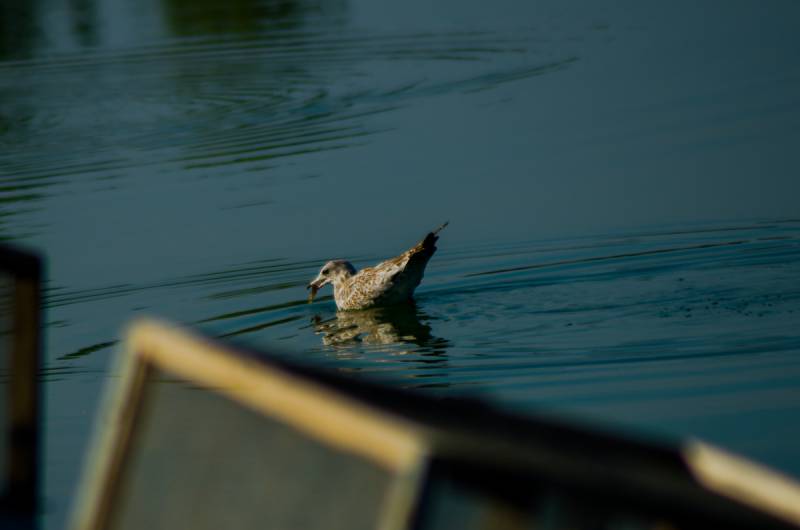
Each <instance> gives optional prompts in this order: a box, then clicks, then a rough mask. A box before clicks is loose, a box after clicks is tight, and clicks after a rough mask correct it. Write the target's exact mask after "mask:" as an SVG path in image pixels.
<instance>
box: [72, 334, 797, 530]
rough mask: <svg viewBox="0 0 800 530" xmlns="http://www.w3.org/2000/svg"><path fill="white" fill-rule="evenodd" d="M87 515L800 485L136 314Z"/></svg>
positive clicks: (120, 519) (452, 521) (214, 516)
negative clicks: (304, 361)
mask: <svg viewBox="0 0 800 530" xmlns="http://www.w3.org/2000/svg"><path fill="white" fill-rule="evenodd" d="M122 353H123V354H122V356H121V366H120V368H119V370H120V371H119V375H120V377H119V378H114V380H115V383H114V385H113V388H112V390H111V392H110V393H109V397H108V398H107V402H106V408H105V412H104V414H103V415H102V418H101V421H100V424H99V429H98V434H97V436H96V440H95V446H94V447H93V449H92V452H91V453H90V458H89V460H90V462H91V463H90V466H89V468H88V469H87V471H86V474H85V477H84V482H83V484H82V490H81V496H80V499H79V500H78V503H77V505H76V510H75V511H74V514H73V519H72V529H73V530H100V529H104V530H105V529H108V530H112V529H113V530H128V529H143V528H144V529H147V530H159V529H164V530H174V529H176V528H192V529H193V530H205V529H209V530H211V529H213V530H218V529H220V528H225V529H228V530H236V529H245V528H247V529H249V528H260V529H281V530H290V529H303V530H314V529H326V530H337V529H342V530H344V529H346V530H359V529H404V528H415V529H425V530H429V529H437V530H438V529H458V530H464V529H498V530H507V529H508V530H515V529H530V528H537V529H541V528H544V529H566V528H577V529H580V528H593V529H594V528H604V529H682V528H741V529H744V528H748V529H765V528H798V527H800V489H798V486H797V485H796V484H795V483H793V482H792V481H790V480H789V479H786V478H783V477H780V476H778V475H776V474H774V473H772V472H771V471H767V470H765V469H763V468H760V467H758V466H756V465H754V464H751V463H748V462H745V461H743V460H741V459H739V458H736V457H733V456H730V455H725V454H723V453H722V452H720V451H718V450H716V449H714V448H711V447H709V446H706V445H703V444H698V443H687V444H686V445H683V446H677V447H666V446H660V445H655V444H650V443H644V442H639V441H632V440H629V439H626V438H622V437H618V436H614V435H611V434H606V433H601V432H598V431H595V430H592V429H587V428H581V427H576V426H573V425H569V424H565V423H562V422H559V421H556V420H553V419H547V418H537V417H527V416H526V417H520V416H515V415H512V414H509V413H506V412H501V411H498V410H496V409H494V408H491V407H489V406H487V405H486V404H483V403H481V402H477V401H471V400H455V399H448V400H437V399H433V398H429V397H426V396H422V395H419V394H414V393H408V392H404V391H402V390H398V389H392V388H386V387H384V386H379V385H375V384H371V383H367V382H365V381H363V380H359V379H354V378H351V377H346V376H343V375H341V374H339V373H331V372H323V371H319V370H316V369H312V368H308V367H304V366H300V365H297V364H294V362H287V361H286V360H285V359H286V357H277V356H274V355H269V354H267V353H262V352H256V351H252V350H247V349H244V348H239V347H234V346H231V345H228V344H225V343H220V342H216V341H214V340H211V339H208V338H205V337H202V336H198V335H194V334H191V333H187V332H186V331H183V330H180V329H177V328H174V327H171V326H167V325H163V324H159V323H155V322H149V321H145V322H141V323H139V324H137V325H135V326H134V327H133V328H132V331H131V333H130V336H129V337H128V340H127V343H126V347H125V350H124V351H123V352H122Z"/></svg>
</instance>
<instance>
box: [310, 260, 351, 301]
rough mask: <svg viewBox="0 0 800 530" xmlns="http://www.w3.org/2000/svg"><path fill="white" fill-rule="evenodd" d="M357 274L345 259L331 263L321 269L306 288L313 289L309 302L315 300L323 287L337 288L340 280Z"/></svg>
mask: <svg viewBox="0 0 800 530" xmlns="http://www.w3.org/2000/svg"><path fill="white" fill-rule="evenodd" d="M355 273H356V269H355V267H353V266H352V265H351V264H350V262H349V261H345V260H343V259H337V260H333V261H329V262H328V263H326V264H325V265H324V266H323V267H322V269H320V271H319V274H317V277H316V278H314V280H313V281H312V282H311V283H309V284H308V285H307V286H306V289H311V293H310V294H309V295H308V301H309V302H311V301H313V300H314V296H316V294H317V291H319V290H320V289H321V288H322V286H323V285H325V284H328V283H332V284H333V285H334V286H335V285H336V283H337V282H339V281H340V280H343V279H345V278H349V277H350V276H352V275H353V274H355Z"/></svg>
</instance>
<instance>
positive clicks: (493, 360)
mask: <svg viewBox="0 0 800 530" xmlns="http://www.w3.org/2000/svg"><path fill="white" fill-rule="evenodd" d="M798 15H800V7H799V6H798V4H797V3H795V2H770V3H754V2H729V1H726V2H721V1H719V2H713V1H712V2H705V3H702V5H697V4H696V3H694V2H673V3H670V4H669V5H663V4H662V3H659V2H633V1H630V2H623V3H619V4H615V6H613V7H612V6H600V5H595V3H591V2H583V1H578V0H574V1H570V2H555V1H553V2H547V1H537V2H512V1H508V2H502V3H499V4H497V5H493V7H492V8H491V9H489V8H487V7H486V5H485V3H482V2H449V1H444V2H440V3H436V4H433V3H429V2H418V3H414V2H411V3H408V2H406V3H403V4H398V3H388V2H387V3H382V2H374V1H359V0H355V1H350V2H338V1H332V2H324V1H318V2H315V1H309V2H294V1H280V2H265V1H259V0H237V1H235V2H227V3H224V5H222V3H216V2H202V1H199V2H198V1H197V0H195V1H193V2H188V1H183V0H147V1H145V2H132V1H127V0H79V1H73V2H69V3H65V4H62V3H59V2H57V1H55V0H38V1H32V2H28V3H23V4H20V5H16V4H15V5H13V6H12V5H11V4H5V3H3V4H0V237H1V238H3V239H7V240H11V241H12V242H16V243H19V244H24V245H28V246H31V247H34V248H38V249H40V250H41V251H42V252H43V253H44V254H45V255H46V256H47V258H48V278H49V279H48V283H47V286H46V329H45V334H46V359H45V366H44V368H43V370H42V374H41V379H42V382H43V385H44V391H45V397H46V415H45V425H44V426H45V435H46V439H45V453H44V458H45V482H44V489H43V492H42V495H43V499H44V509H43V514H42V517H43V522H44V527H45V528H51V529H58V528H62V527H63V524H64V521H65V519H66V516H67V512H68V509H69V506H70V503H71V501H72V495H73V493H74V491H75V488H76V481H77V477H78V472H79V469H80V466H81V464H82V460H83V457H84V450H85V448H86V442H87V438H88V436H89V432H90V429H91V422H92V419H93V417H94V414H95V412H96V409H97V405H98V399H99V396H100V394H101V391H102V388H103V385H105V384H106V383H108V382H109V381H110V380H111V381H113V379H114V378H115V376H116V374H114V373H113V371H111V369H110V368H109V366H110V359H111V358H112V357H113V353H114V351H115V348H116V346H117V344H118V340H119V339H120V337H121V336H122V334H123V332H124V328H125V326H126V325H127V323H128V322H130V321H131V320H132V319H133V318H135V317H137V316H140V315H154V316H160V317H164V318H168V319H170V320H173V321H177V322H180V323H184V324H188V325H192V326H197V327H199V328H201V329H204V330H206V331H208V332H210V333H212V334H215V335H218V336H224V337H227V338H228V339H229V340H235V341H242V342H245V343H248V344H253V345H256V346H259V347H263V348H275V349H278V350H280V351H281V352H283V354H285V355H291V356H293V357H297V358H299V359H302V360H305V361H308V362H311V363H315V364H320V365H324V366H328V367H331V368H333V369H336V370H346V371H348V372H351V373H357V374H359V375H360V376H363V377H369V378H379V379H381V380H385V381H387V382H389V383H390V384H396V385H401V386H403V387H408V388H417V389H420V391H424V392H429V393H434V394H436V395H443V396H447V395H454V394H461V393H467V394H471V395H479V396H482V397H484V398H486V399H488V400H492V401H495V402H497V403H500V404H502V405H503V406H506V407H509V408H514V409H516V410H522V411H526V410H527V411H533V410H536V411H544V412H547V413H554V414H564V415H568V416H569V417H574V418H576V419H578V420H580V421H589V422H592V423H598V424H600V425H602V426H604V427H607V428H613V429H620V430H624V431H626V432H632V433H636V434H639V435H645V436H654V437H663V438H676V437H683V436H695V437H701V438H703V439H706V440H709V441H711V442H714V443H716V444H718V445H721V446H723V447H725V448H728V449H730V450H733V451H736V452H740V453H742V454H744V455H747V456H749V457H751V458H754V459H756V460H758V461H760V462H764V463H766V464H768V465H770V466H772V467H775V468H777V469H779V470H781V471H783V472H785V473H788V474H790V475H794V476H796V477H800V449H798V447H800V445H799V444H798V441H800V426H798V422H797V421H796V418H797V417H798V413H800V356H799V355H800V332H798V330H800V203H798V201H797V197H798V196H800V179H798V175H800V159H798V157H797V155H796V153H797V152H798V145H799V144H800V63H798V61H797V60H796V50H797V49H800V34H798V33H797V31H796V28H795V23H794V21H796V20H797V19H798ZM445 220H449V221H450V226H449V227H448V228H447V229H446V230H445V231H444V232H443V233H442V238H441V241H440V244H439V247H440V250H439V251H438V252H437V254H436V255H435V256H434V258H433V260H432V261H431V263H430V265H429V269H428V272H427V274H426V277H425V281H424V282H423V284H422V286H421V287H420V289H419V291H418V297H417V302H416V304H415V305H414V306H412V307H408V308H404V309H400V310H391V311H390V310H374V311H367V312H359V313H351V314H337V312H336V310H335V306H334V304H333V302H332V300H331V299H330V296H329V295H330V292H323V293H321V294H323V295H328V296H327V297H323V298H322V299H321V300H319V301H318V302H316V303H314V304H311V305H309V304H307V303H306V301H305V297H306V294H307V293H306V291H305V289H304V286H305V284H306V283H307V282H308V281H309V280H310V279H312V278H313V277H314V276H315V274H316V272H317V271H318V269H319V267H320V266H321V265H322V264H323V263H324V262H325V261H326V260H328V259H330V258H335V257H344V258H348V259H350V260H351V261H353V263H354V264H355V265H356V266H358V267H361V266H364V265H370V264H373V263H375V262H376V261H379V260H381V259H385V258H387V257H391V256H393V255H395V254H397V253H399V252H400V251H402V250H405V249H406V248H407V247H409V246H410V245H412V244H414V243H415V242H416V241H417V240H419V239H420V238H421V237H422V236H423V235H424V234H425V232H426V231H427V230H429V229H431V228H433V227H435V226H438V225H439V224H441V223H442V222H443V221H445Z"/></svg>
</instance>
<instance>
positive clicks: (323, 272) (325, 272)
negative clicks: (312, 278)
mask: <svg viewBox="0 0 800 530" xmlns="http://www.w3.org/2000/svg"><path fill="white" fill-rule="evenodd" d="M320 274H322V275H323V276H325V275H326V274H328V269H322V271H320Z"/></svg>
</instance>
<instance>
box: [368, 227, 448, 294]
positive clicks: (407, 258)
mask: <svg viewBox="0 0 800 530" xmlns="http://www.w3.org/2000/svg"><path fill="white" fill-rule="evenodd" d="M445 226H447V223H444V224H443V225H442V226H440V227H439V228H437V229H436V230H434V231H432V232H430V233H429V234H428V235H427V236H425V238H424V239H423V240H422V241H420V242H419V243H417V244H416V245H414V246H413V247H411V248H410V249H408V250H406V251H405V252H403V253H402V254H400V255H399V256H397V257H394V258H392V259H388V260H386V261H384V262H381V263H379V264H377V265H375V266H374V267H368V268H366V269H364V270H362V271H361V272H359V273H358V276H362V278H361V279H359V281H358V282H357V283H359V284H361V285H362V286H363V287H365V288H367V289H369V290H370V291H371V292H372V293H373V294H374V295H378V296H380V295H381V294H384V293H386V292H388V291H389V290H390V289H399V290H400V291H401V292H400V293H398V294H401V295H407V296H411V294H412V293H413V292H414V289H415V288H416V287H417V286H418V285H419V283H420V282H421V281H422V276H423V273H424V272H425V266H426V265H427V264H428V260H430V259H431V256H433V253H434V252H436V241H437V240H438V239H439V236H438V234H439V232H440V231H441V230H442V229H443V228H444V227H445Z"/></svg>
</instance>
